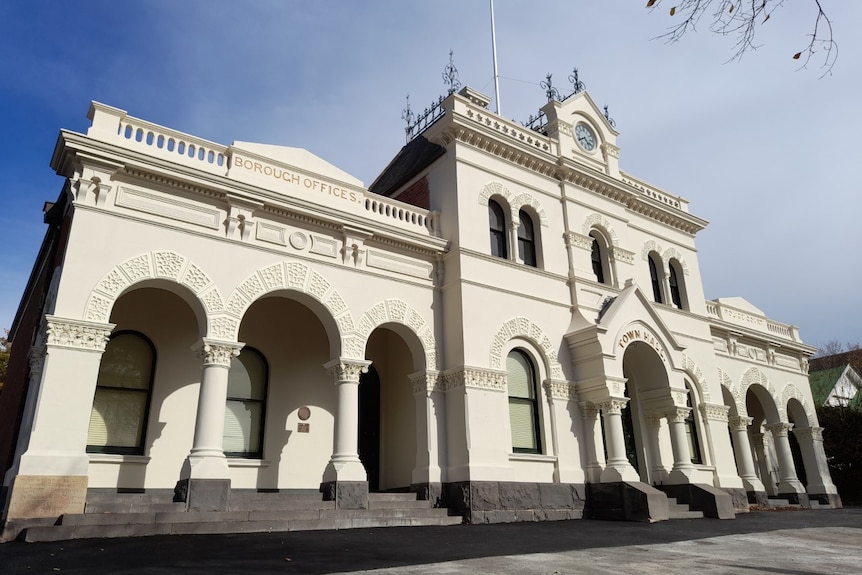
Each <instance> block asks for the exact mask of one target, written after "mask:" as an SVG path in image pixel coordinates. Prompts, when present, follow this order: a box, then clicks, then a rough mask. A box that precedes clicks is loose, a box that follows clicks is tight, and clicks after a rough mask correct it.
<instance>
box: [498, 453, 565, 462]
mask: <svg viewBox="0 0 862 575" xmlns="http://www.w3.org/2000/svg"><path fill="white" fill-rule="evenodd" d="M509 461H530V462H533V463H536V462H541V463H556V462H557V457H556V456H555V455H544V454H542V453H510V454H509Z"/></svg>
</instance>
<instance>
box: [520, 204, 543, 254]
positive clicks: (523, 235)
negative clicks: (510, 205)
mask: <svg viewBox="0 0 862 575" xmlns="http://www.w3.org/2000/svg"><path fill="white" fill-rule="evenodd" d="M518 223H519V225H518V257H520V258H521V261H522V262H524V263H525V264H526V265H528V266H533V267H536V266H537V265H538V264H537V261H536V236H535V231H534V228H533V220H532V218H530V215H529V214H528V213H527V212H525V211H524V210H521V211H520V212H518Z"/></svg>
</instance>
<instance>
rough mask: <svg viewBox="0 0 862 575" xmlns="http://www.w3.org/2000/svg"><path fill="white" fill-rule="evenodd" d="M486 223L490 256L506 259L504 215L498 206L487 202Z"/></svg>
mask: <svg viewBox="0 0 862 575" xmlns="http://www.w3.org/2000/svg"><path fill="white" fill-rule="evenodd" d="M488 221H489V224H490V228H491V255H492V256H497V257H498V258H508V257H509V250H508V246H507V245H506V215H505V213H504V212H503V208H501V207H500V204H498V203H497V202H495V201H494V200H488Z"/></svg>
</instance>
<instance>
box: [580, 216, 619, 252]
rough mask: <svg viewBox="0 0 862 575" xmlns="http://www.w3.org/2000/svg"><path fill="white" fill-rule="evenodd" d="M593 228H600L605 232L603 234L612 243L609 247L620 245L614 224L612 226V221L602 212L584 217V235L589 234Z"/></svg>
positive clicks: (582, 228) (582, 229)
mask: <svg viewBox="0 0 862 575" xmlns="http://www.w3.org/2000/svg"><path fill="white" fill-rule="evenodd" d="M593 228H599V231H601V232H603V233H602V235H604V236H605V237H607V239H608V240H609V241H610V244H611V245H610V246H608V247H616V246H618V245H619V240H618V239H617V233H616V232H615V231H614V228H613V226H611V222H610V221H609V220H608V219H607V218H606V217H604V216H603V215H602V214H599V213H597V212H593V213H592V214H590V215H588V216H587V217H586V218H584V224H583V226H582V227H581V231H582V232H583V235H584V236H589V235H590V230H592V229H593Z"/></svg>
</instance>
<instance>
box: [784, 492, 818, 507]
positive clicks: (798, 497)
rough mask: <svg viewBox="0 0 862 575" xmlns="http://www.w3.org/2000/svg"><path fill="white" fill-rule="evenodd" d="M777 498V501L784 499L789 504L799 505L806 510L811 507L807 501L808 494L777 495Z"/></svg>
mask: <svg viewBox="0 0 862 575" xmlns="http://www.w3.org/2000/svg"><path fill="white" fill-rule="evenodd" d="M778 498H779V499H786V500H787V501H789V502H790V504H791V505H800V506H802V507H806V508H808V507H811V503H809V501H808V494H807V493H796V492H792V493H779V494H778Z"/></svg>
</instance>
